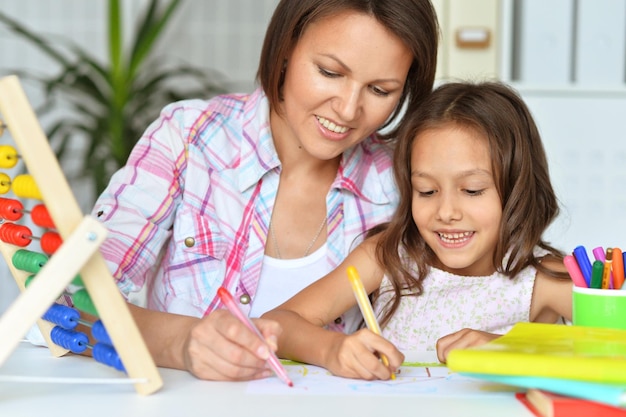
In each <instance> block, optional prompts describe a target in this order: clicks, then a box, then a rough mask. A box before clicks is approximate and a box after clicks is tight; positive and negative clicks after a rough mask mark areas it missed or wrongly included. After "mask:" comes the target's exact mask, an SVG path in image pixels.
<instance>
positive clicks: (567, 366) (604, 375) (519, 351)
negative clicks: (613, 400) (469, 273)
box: [447, 323, 626, 383]
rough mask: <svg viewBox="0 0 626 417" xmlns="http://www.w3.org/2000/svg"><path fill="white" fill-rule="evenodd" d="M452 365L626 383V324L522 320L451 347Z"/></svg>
mask: <svg viewBox="0 0 626 417" xmlns="http://www.w3.org/2000/svg"><path fill="white" fill-rule="evenodd" d="M447 366H448V368H449V369H450V370H452V371H455V372H460V373H473V374H491V375H508V376H534V377H549V378H561V379H572V380H579V381H589V382H602V383H626V330H617V329H599V328H591V327H581V326H566V325H559V324H542V323H518V324H516V325H515V326H513V328H512V329H511V331H509V332H508V333H507V334H505V335H504V336H502V337H499V338H497V339H495V340H492V341H491V342H489V343H487V344H485V345H482V346H477V347H473V348H467V349H455V350H453V351H451V352H450V354H449V355H448V360H447Z"/></svg>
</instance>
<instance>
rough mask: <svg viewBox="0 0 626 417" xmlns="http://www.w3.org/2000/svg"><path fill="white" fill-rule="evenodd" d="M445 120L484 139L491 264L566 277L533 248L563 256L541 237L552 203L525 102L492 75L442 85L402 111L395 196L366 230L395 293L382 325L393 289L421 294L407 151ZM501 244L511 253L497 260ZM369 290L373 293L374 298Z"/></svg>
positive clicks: (423, 257) (421, 262)
mask: <svg viewBox="0 0 626 417" xmlns="http://www.w3.org/2000/svg"><path fill="white" fill-rule="evenodd" d="M449 124H453V125H456V126H459V127H464V128H469V129H473V130H474V131H476V132H479V133H482V134H483V135H484V137H485V140H486V141H487V143H488V147H489V151H490V155H491V161H492V162H491V165H492V172H493V173H494V177H495V178H494V180H495V184H496V188H497V190H498V193H499V195H500V201H501V203H502V220H501V224H500V233H499V239H498V242H497V245H496V249H495V251H494V255H493V264H494V267H495V268H496V270H497V271H498V272H501V273H504V274H506V275H507V276H509V277H511V278H513V277H515V276H516V274H518V273H519V272H520V271H521V270H522V269H524V268H526V267H527V266H534V267H535V268H537V269H538V270H541V271H542V272H545V273H547V274H548V275H550V276H554V277H558V278H566V277H567V275H566V274H563V273H560V272H556V271H552V270H549V269H548V268H547V267H545V266H544V265H542V264H541V258H537V257H536V256H535V255H534V254H533V250H534V248H535V247H536V246H539V247H541V248H543V249H546V250H548V251H549V253H550V254H551V255H552V256H554V257H555V259H558V260H562V259H563V254H562V253H561V252H560V251H559V250H557V249H555V248H554V247H552V246H550V245H549V244H547V243H546V242H544V241H543V240H542V234H543V233H544V231H545V230H546V228H547V227H548V226H549V225H550V223H551V222H552V221H553V220H554V219H555V218H556V216H557V215H558V213H559V207H558V201H557V198H556V195H555V193H554V190H553V188H552V184H551V183H550V176H549V172H548V163H547V158H546V154H545V151H544V148H543V144H542V142H541V137H540V135H539V131H538V129H537V126H536V125H535V122H534V121H533V118H532V115H531V113H530V111H529V110H528V108H527V106H526V104H525V103H524V101H523V100H522V99H521V98H520V96H519V95H518V94H517V92H515V91H514V90H513V89H512V88H510V87H508V86H506V85H504V84H502V83H499V82H484V83H478V84H473V83H449V84H444V85H442V86H440V87H439V88H437V89H436V90H435V91H434V92H433V93H432V94H431V95H430V96H429V97H428V98H427V99H426V100H425V101H424V102H423V103H422V105H421V106H420V107H419V108H418V109H417V110H416V111H415V112H414V113H412V114H409V115H407V117H406V124H405V125H404V126H403V129H402V130H401V132H400V136H399V139H398V142H397V144H396V145H397V147H396V150H395V156H394V175H395V179H396V183H397V184H398V191H399V194H400V203H399V206H398V209H397V210H396V212H395V214H394V216H393V217H392V218H391V220H390V221H389V223H387V224H386V225H384V226H382V227H380V228H378V230H376V231H374V232H379V231H381V230H382V231H381V236H380V238H379V242H378V246H377V250H376V256H377V259H378V262H379V263H380V265H383V266H384V270H385V273H386V274H387V276H388V277H389V279H390V281H391V283H392V285H393V291H394V293H395V296H394V297H392V299H391V301H390V303H389V305H387V306H385V309H384V311H385V313H384V315H383V317H382V318H381V325H382V326H384V325H385V324H386V323H387V322H388V321H389V319H390V318H391V317H392V315H393V314H394V312H395V311H396V309H397V308H398V305H399V302H400V294H401V292H402V294H407V293H408V294H410V295H411V296H419V295H420V294H421V293H422V291H423V281H424V278H425V277H426V275H427V274H428V271H429V268H430V265H433V262H434V260H435V254H434V253H433V251H432V250H431V249H430V247H429V246H428V245H427V244H426V242H425V241H424V239H423V238H422V236H421V235H420V233H419V231H418V230H417V227H416V225H415V222H414V221H413V217H412V212H411V203H412V197H413V188H412V185H411V151H412V149H413V144H414V142H415V139H416V137H417V136H418V135H419V134H420V133H422V132H424V131H425V130H428V129H436V128H439V127H442V126H445V125H449ZM370 234H371V233H370ZM509 251H510V254H511V255H510V257H509V258H508V261H507V262H506V264H503V262H504V258H505V255H506V254H507V252H509ZM412 264H415V265H416V266H417V269H416V270H417V276H414V273H413V274H412V273H411V271H410V270H409V269H408V267H409V266H411V265H412ZM413 268H414V267H412V268H411V269H412V270H414V269H413ZM377 296H378V294H377V293H374V294H373V298H374V299H375V298H376V297H377Z"/></svg>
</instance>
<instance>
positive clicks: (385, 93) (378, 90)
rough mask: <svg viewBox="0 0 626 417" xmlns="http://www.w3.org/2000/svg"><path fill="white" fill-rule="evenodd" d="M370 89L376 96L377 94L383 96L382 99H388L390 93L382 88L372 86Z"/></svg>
mask: <svg viewBox="0 0 626 417" xmlns="http://www.w3.org/2000/svg"><path fill="white" fill-rule="evenodd" d="M370 89H371V90H372V91H373V92H374V94H376V95H377V96H382V97H386V96H388V95H389V91H387V90H383V89H382V88H380V87H376V86H374V85H373V86H371V87H370Z"/></svg>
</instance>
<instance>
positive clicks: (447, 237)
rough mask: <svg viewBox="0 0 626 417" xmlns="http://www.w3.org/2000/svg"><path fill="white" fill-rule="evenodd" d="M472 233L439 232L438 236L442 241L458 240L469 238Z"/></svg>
mask: <svg viewBox="0 0 626 417" xmlns="http://www.w3.org/2000/svg"><path fill="white" fill-rule="evenodd" d="M471 235H472V232H463V233H439V237H440V238H441V240H443V241H444V242H459V241H462V240H466V239H469V237H470V236H471Z"/></svg>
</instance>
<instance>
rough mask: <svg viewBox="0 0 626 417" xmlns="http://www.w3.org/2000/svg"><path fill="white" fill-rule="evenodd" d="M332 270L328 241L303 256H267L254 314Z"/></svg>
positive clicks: (281, 301)
mask: <svg viewBox="0 0 626 417" xmlns="http://www.w3.org/2000/svg"><path fill="white" fill-rule="evenodd" d="M328 272H330V267H329V266H328V262H327V261H326V244H324V245H322V247H321V248H319V249H318V250H316V251H315V252H313V253H312V254H310V255H309V256H306V257H304V258H299V259H276V258H271V257H269V256H264V257H263V267H262V269H261V277H260V279H259V285H258V287H257V290H256V295H255V297H254V300H252V308H251V310H250V317H260V316H261V315H262V314H263V313H265V312H266V311H269V310H271V309H273V308H274V307H277V306H279V305H280V304H282V303H284V302H285V301H287V300H288V299H289V298H291V297H293V296H294V295H296V294H297V293H298V292H299V291H300V290H302V289H304V288H305V287H307V286H308V285H309V284H311V283H313V282H315V281H317V280H318V279H320V278H321V277H323V276H324V275H326V274H327V273H328Z"/></svg>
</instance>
